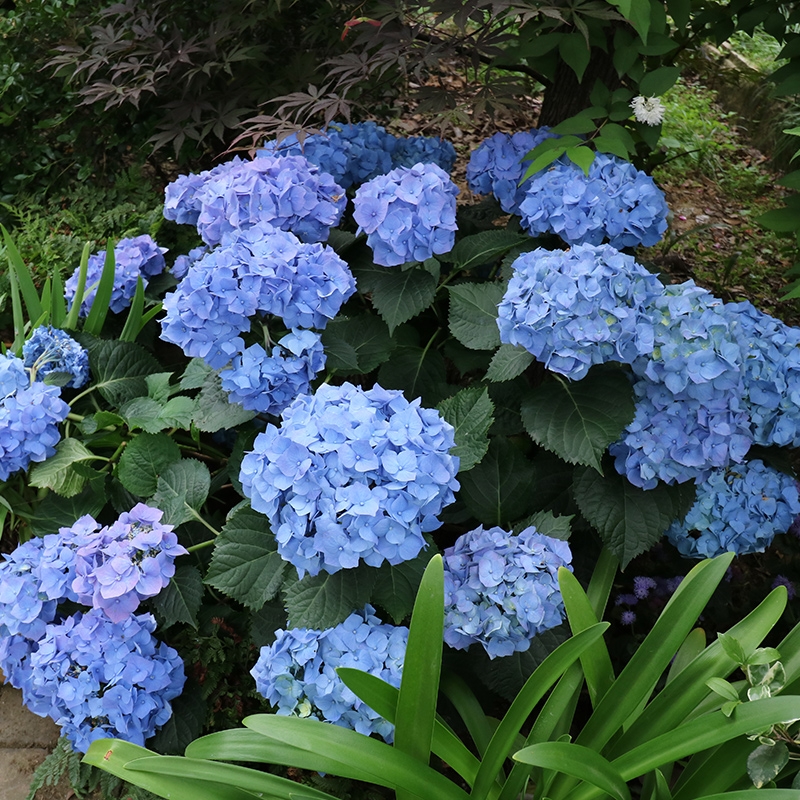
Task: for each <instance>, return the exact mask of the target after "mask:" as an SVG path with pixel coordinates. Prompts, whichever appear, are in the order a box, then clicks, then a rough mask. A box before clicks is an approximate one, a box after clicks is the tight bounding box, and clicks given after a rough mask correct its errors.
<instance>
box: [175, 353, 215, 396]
mask: <svg viewBox="0 0 800 800" xmlns="http://www.w3.org/2000/svg"><path fill="white" fill-rule="evenodd" d="M213 371H214V370H213V369H212V368H211V367H209V366H208V364H206V362H205V361H203V359H202V358H193V359H192V360H191V361H190V362H189V363H188V364H187V365H186V369H185V370H184V372H183V375H181V379H180V381H179V382H178V386H179V387H180V388H181V389H183V391H187V390H189V389H199V388H200V387H201V386H203V384H205V382H206V380H207V378H208V376H209V375H210V374H211V373H212V372H213Z"/></svg>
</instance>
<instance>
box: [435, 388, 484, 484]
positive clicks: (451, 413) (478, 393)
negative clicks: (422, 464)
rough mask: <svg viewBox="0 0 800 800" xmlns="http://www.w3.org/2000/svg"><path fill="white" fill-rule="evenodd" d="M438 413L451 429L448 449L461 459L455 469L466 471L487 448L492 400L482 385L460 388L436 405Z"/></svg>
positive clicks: (478, 461) (482, 455)
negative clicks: (451, 445)
mask: <svg viewBox="0 0 800 800" xmlns="http://www.w3.org/2000/svg"><path fill="white" fill-rule="evenodd" d="M438 409H439V412H440V413H441V415H442V416H443V417H444V418H445V419H446V420H447V421H448V422H449V423H450V424H451V425H452V426H453V428H455V440H456V446H455V447H454V448H453V449H452V450H451V451H450V452H451V454H452V455H454V456H458V458H459V459H461V462H460V464H459V468H458V471H459V473H462V472H467V471H468V470H470V469H472V468H473V467H474V466H475V465H476V464H478V463H480V460H481V459H482V458H483V457H484V456H485V455H486V451H487V450H488V449H489V437H488V434H489V428H491V426H492V423H493V422H494V416H493V412H494V403H492V401H491V400H490V399H489V391H488V389H486V387H483V388H479V387H474V388H469V389H462V390H461V391H460V392H458V394H456V395H454V396H453V397H450V398H448V399H447V400H443V401H442V402H441V403H439V406H438Z"/></svg>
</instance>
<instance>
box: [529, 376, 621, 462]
mask: <svg viewBox="0 0 800 800" xmlns="http://www.w3.org/2000/svg"><path fill="white" fill-rule="evenodd" d="M634 412H635V406H634V402H633V388H632V386H631V384H630V381H629V380H628V379H627V377H626V376H625V374H624V373H623V372H621V371H620V370H617V369H594V370H592V371H591V372H590V373H589V374H588V375H587V376H586V377H585V378H584V379H583V380H580V381H574V382H569V381H566V380H564V379H562V378H559V377H557V378H556V379H555V380H553V381H546V382H545V383H543V384H541V385H540V386H538V387H537V388H536V389H534V390H533V391H532V392H531V393H530V394H529V395H528V396H527V397H525V398H524V399H523V401H522V422H523V424H524V425H525V430H526V431H528V434H529V435H530V437H531V439H533V441H535V442H536V443H537V444H540V445H541V446H542V447H544V448H546V449H547V450H550V451H552V452H553V453H555V454H556V455H558V456H559V457H560V458H563V459H564V461H568V462H569V463H570V464H584V465H587V466H591V467H594V468H595V469H596V470H597V471H598V472H602V467H601V465H600V459H601V458H602V455H603V452H604V451H605V449H606V447H608V445H609V444H611V443H612V442H615V441H616V440H617V439H619V437H620V434H621V433H622V431H623V430H624V428H625V426H626V425H627V424H628V423H629V422H630V421H631V420H632V419H633V415H634Z"/></svg>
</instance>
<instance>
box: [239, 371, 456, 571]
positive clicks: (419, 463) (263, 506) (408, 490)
mask: <svg viewBox="0 0 800 800" xmlns="http://www.w3.org/2000/svg"><path fill="white" fill-rule="evenodd" d="M282 418H283V422H282V424H281V426H280V428H276V427H275V426H274V425H267V428H266V430H265V431H264V432H263V433H260V434H259V435H258V436H257V437H256V440H255V442H254V444H253V450H252V451H251V452H249V453H247V454H246V455H245V457H244V459H243V460H242V467H241V473H240V479H241V481H242V486H243V487H244V492H245V494H246V495H247V496H248V497H249V498H250V500H251V504H252V506H253V508H254V509H256V510H257V511H260V512H262V513H263V514H266V516H267V517H269V520H270V524H271V527H272V531H273V533H274V534H275V538H276V540H277V543H278V553H280V555H281V557H282V558H284V559H286V560H287V561H289V562H291V563H292V564H294V566H295V567H296V568H297V571H298V573H299V575H300V577H302V576H303V575H304V574H305V573H306V572H308V573H309V574H311V575H316V574H317V573H319V572H320V570H325V571H326V572H330V573H333V572H338V571H339V570H340V569H349V568H352V567H355V566H357V565H358V564H359V563H360V562H361V561H364V562H365V563H367V564H369V565H370V566H375V567H377V566H379V565H380V564H382V563H383V562H384V561H388V562H389V563H390V564H399V563H400V562H402V561H407V560H409V559H412V558H414V557H415V556H416V555H417V554H418V553H419V552H420V550H422V549H423V548H424V547H425V546H426V545H425V539H424V538H423V536H422V534H423V533H424V532H427V531H432V530H435V529H436V528H438V527H439V526H440V525H441V523H440V522H439V520H438V519H437V515H438V514H439V512H440V511H441V510H442V508H443V507H444V506H445V505H447V504H448V503H451V502H453V499H454V494H453V492H454V491H455V490H457V489H458V482H457V481H456V479H455V475H456V472H457V471H458V458H457V457H455V456H452V455H450V453H449V451H450V449H451V448H452V447H453V445H454V439H453V428H452V426H451V425H449V424H448V423H447V422H445V421H444V420H443V419H442V418H441V416H440V415H439V413H438V411H435V410H434V409H429V408H422V407H421V406H420V403H419V400H415V401H413V402H411V403H409V402H408V400H406V399H405V398H404V397H403V394H402V392H399V391H395V390H386V389H382V388H381V387H380V386H377V385H376V386H375V387H373V388H372V389H370V390H368V391H365V390H363V389H361V388H358V387H356V386H353V385H352V384H349V383H345V384H343V385H342V386H330V385H327V384H323V385H322V386H320V387H319V389H317V391H316V393H315V394H314V395H310V396H308V395H306V396H300V397H298V398H297V399H296V400H295V401H294V402H293V403H292V404H291V405H290V406H289V407H288V408H287V409H286V410H285V411H284V412H283V415H282Z"/></svg>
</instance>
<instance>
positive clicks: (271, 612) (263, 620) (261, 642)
mask: <svg viewBox="0 0 800 800" xmlns="http://www.w3.org/2000/svg"><path fill="white" fill-rule="evenodd" d="M288 627H289V623H288V620H287V619H286V609H285V608H284V607H283V603H281V602H279V601H278V600H273V601H272V602H270V603H264V605H263V606H261V608H260V609H259V610H258V611H256V612H255V613H253V614H251V615H250V641H251V642H252V643H253V646H254V647H257V648H261V647H266V646H267V645H270V644H272V643H273V642H274V641H275V632H276V631H277V630H278V629H283V630H286V628H288Z"/></svg>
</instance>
